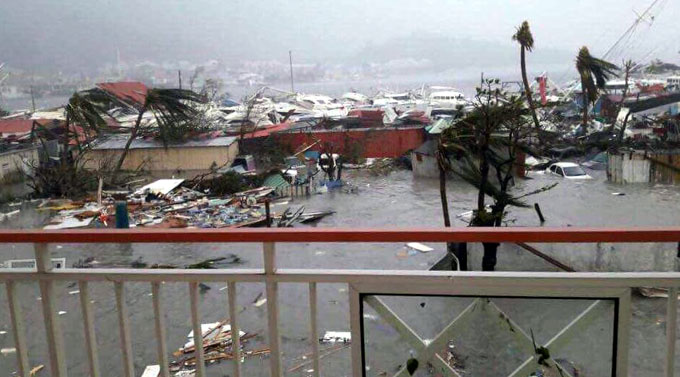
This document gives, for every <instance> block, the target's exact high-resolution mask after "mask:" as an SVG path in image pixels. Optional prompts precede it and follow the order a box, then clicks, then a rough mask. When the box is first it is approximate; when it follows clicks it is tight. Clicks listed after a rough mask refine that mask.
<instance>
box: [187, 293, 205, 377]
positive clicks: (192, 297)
mask: <svg viewBox="0 0 680 377" xmlns="http://www.w3.org/2000/svg"><path fill="white" fill-rule="evenodd" d="M189 301H190V302H191V323H192V327H193V329H194V349H195V350H196V351H195V355H196V376H198V377H204V376H205V356H204V355H203V330H201V314H200V310H199V306H198V305H199V302H198V283H197V282H193V281H192V282H191V283H189Z"/></svg>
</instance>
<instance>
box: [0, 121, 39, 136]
mask: <svg viewBox="0 0 680 377" xmlns="http://www.w3.org/2000/svg"><path fill="white" fill-rule="evenodd" d="M32 128H33V119H0V134H20V133H28V132H31V129H32Z"/></svg>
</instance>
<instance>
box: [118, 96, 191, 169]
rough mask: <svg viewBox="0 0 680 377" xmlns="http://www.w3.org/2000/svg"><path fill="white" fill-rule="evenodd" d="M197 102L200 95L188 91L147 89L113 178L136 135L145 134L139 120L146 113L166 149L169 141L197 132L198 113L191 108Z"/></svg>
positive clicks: (121, 165)
mask: <svg viewBox="0 0 680 377" xmlns="http://www.w3.org/2000/svg"><path fill="white" fill-rule="evenodd" d="M200 102H203V98H202V96H201V95H199V94H198V93H195V92H193V91H191V90H186V89H149V91H148V92H147V94H146V98H145V100H144V104H142V107H141V108H140V109H139V114H138V115H137V120H136V121H135V125H134V126H133V127H132V130H130V137H129V138H128V140H127V142H126V143H125V148H124V149H123V152H122V154H121V155H120V158H119V159H118V163H117V164H116V168H115V169H114V171H113V173H114V175H115V174H116V173H117V172H119V171H120V170H121V168H122V167H123V163H124V162H125V157H127V154H128V151H129V150H130V145H131V144H132V141H133V140H134V139H135V138H136V137H137V136H139V134H140V132H142V131H144V130H143V127H142V119H143V117H144V114H145V113H146V112H147V111H150V112H152V113H153V115H154V118H155V120H156V126H157V130H158V134H159V135H158V136H159V137H160V139H161V141H162V142H163V144H164V145H165V146H167V143H168V142H171V141H177V140H181V139H183V138H184V137H185V136H186V134H187V133H188V132H190V131H193V130H195V129H196V125H195V124H193V123H192V120H194V119H195V117H196V116H197V115H198V110H196V108H195V107H194V106H192V105H193V104H195V103H200Z"/></svg>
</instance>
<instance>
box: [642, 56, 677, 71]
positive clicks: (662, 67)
mask: <svg viewBox="0 0 680 377" xmlns="http://www.w3.org/2000/svg"><path fill="white" fill-rule="evenodd" d="M677 71H680V66H678V65H677V64H673V63H665V62H662V61H661V60H659V59H656V60H652V61H651V62H650V63H649V65H648V66H647V67H645V73H651V74H663V73H673V72H677Z"/></svg>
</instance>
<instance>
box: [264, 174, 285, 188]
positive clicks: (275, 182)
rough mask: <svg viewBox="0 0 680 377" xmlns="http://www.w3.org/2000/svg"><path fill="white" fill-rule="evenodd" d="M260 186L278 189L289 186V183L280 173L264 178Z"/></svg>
mask: <svg viewBox="0 0 680 377" xmlns="http://www.w3.org/2000/svg"><path fill="white" fill-rule="evenodd" d="M262 186H266V187H271V188H273V189H274V190H276V191H278V190H279V189H285V188H288V187H290V183H288V181H286V180H285V179H284V178H283V176H282V175H281V174H272V175H270V176H269V177H267V178H266V179H265V180H264V182H263V183H262Z"/></svg>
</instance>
